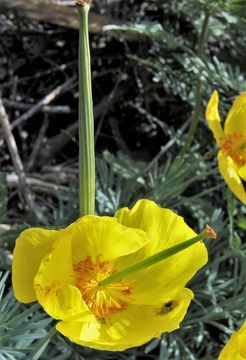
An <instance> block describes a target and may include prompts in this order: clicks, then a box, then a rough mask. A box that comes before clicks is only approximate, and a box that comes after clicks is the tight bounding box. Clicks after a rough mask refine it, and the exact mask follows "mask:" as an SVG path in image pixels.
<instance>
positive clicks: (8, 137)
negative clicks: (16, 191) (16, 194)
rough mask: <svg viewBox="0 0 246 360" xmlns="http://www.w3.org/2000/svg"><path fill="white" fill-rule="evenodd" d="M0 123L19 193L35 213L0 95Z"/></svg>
mask: <svg viewBox="0 0 246 360" xmlns="http://www.w3.org/2000/svg"><path fill="white" fill-rule="evenodd" d="M0 124H1V126H2V130H3V135H4V138H5V141H6V143H7V146H8V149H9V153H10V156H11V159H12V162H13V165H14V168H15V171H16V174H17V176H18V180H19V184H18V185H19V187H20V190H21V194H23V197H24V200H25V203H26V205H27V206H28V208H29V210H30V211H32V212H33V213H34V214H37V206H36V204H35V202H34V200H33V196H32V193H31V191H30V189H29V186H28V184H27V181H26V175H25V171H24V166H23V163H22V160H21V158H20V155H19V152H18V148H17V145H16V141H15V138H14V135H13V134H12V131H11V126H10V123H9V118H8V115H7V113H6V111H5V108H4V106H3V102H2V98H1V96H0Z"/></svg>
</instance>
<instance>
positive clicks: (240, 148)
mask: <svg viewBox="0 0 246 360" xmlns="http://www.w3.org/2000/svg"><path fill="white" fill-rule="evenodd" d="M221 149H222V151H223V152H224V153H225V154H226V155H227V156H230V157H231V158H232V160H234V161H235V163H236V164H237V165H238V166H243V165H245V164H246V135H244V134H240V133H232V134H229V135H227V136H226V138H225V141H224V142H223V143H222V145H221Z"/></svg>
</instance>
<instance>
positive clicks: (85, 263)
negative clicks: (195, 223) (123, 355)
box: [13, 200, 207, 351]
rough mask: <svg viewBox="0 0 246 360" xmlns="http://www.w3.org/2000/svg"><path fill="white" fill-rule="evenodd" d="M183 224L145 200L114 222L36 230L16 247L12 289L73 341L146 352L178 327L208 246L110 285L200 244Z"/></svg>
mask: <svg viewBox="0 0 246 360" xmlns="http://www.w3.org/2000/svg"><path fill="white" fill-rule="evenodd" d="M195 235H196V234H195V232H194V231H193V230H192V229H191V228H189V226H188V225H187V224H186V223H185V222H184V220H183V218H182V217H180V216H178V215H176V214H175V213H174V212H172V211H171V210H168V209H162V208H160V207H159V206H158V205H156V204H155V203H154V202H153V201H149V200H139V201H138V202H137V203H136V204H135V206H134V207H133V208H132V209H131V210H129V209H128V208H123V209H121V210H119V211H118V212H117V213H116V214H115V217H99V216H92V215H88V216H84V217H82V218H80V219H78V220H77V221H76V222H75V223H73V224H71V225H70V226H68V227H67V228H66V229H63V230H43V229H38V228H37V229H29V230H25V231H24V232H22V234H21V235H20V237H19V238H18V239H17V241H16V247H15V250H14V255H13V288H14V293H15V296H16V298H17V299H18V300H19V301H21V302H24V303H28V302H32V301H35V300H37V301H38V302H39V303H40V304H41V305H42V307H43V308H44V310H45V311H46V312H47V313H48V314H49V315H50V316H52V317H53V318H55V319H58V320H61V321H60V322H59V323H58V324H57V326H56V327H57V330H58V331H59V332H61V333H62V334H63V335H65V336H67V337H68V338H69V339H70V340H71V341H73V342H75V343H77V344H80V345H84V346H88V347H92V348H96V349H103V350H111V351H120V350H124V349H127V348H130V347H134V346H139V345H142V344H143V343H145V342H147V341H149V340H150V339H152V338H154V337H159V336H160V335H161V334H162V333H163V332H170V331H173V330H175V329H177V328H179V325H180V322H181V321H182V320H183V318H184V316H185V314H186V312H187V308H188V306H189V304H190V301H191V300H192V298H193V293H192V291H191V290H189V289H187V288H185V285H186V283H187V282H188V281H189V280H190V279H191V278H192V277H193V276H194V275H195V273H196V272H197V271H198V270H199V269H200V268H201V267H202V266H203V265H204V264H205V263H206V262H207V250H206V247H205V246H204V244H203V243H201V242H198V243H196V244H195V245H192V246H191V247H189V248H187V249H185V250H183V251H182V252H181V253H177V254H175V255H174V256H172V257H170V258H168V259H166V260H165V261H163V262H159V263H157V264H155V265H152V266H150V267H148V268H146V269H144V270H142V271H139V272H135V273H134V274H131V275H129V276H127V277H125V278H122V279H120V280H117V281H114V282H112V283H110V284H108V285H100V284H99V282H100V281H102V280H103V279H105V278H107V277H108V276H109V275H111V274H112V273H114V272H115V271H118V270H119V269H122V268H124V267H126V266H127V265H130V264H134V263H136V262H138V261H140V260H142V259H145V258H147V257H149V256H150V255H153V254H155V253H157V252H159V251H161V250H164V249H166V248H169V247H172V246H174V245H177V244H179V243H181V242H183V241H185V240H187V239H190V238H193V237H194V236H195Z"/></svg>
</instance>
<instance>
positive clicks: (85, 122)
mask: <svg viewBox="0 0 246 360" xmlns="http://www.w3.org/2000/svg"><path fill="white" fill-rule="evenodd" d="M77 8H78V12H79V18H80V25H79V207H80V216H84V215H89V214H94V211H95V149H94V118H93V102H92V91H91V64H90V46H89V31H88V14H89V10H90V5H89V4H88V3H86V2H81V1H77Z"/></svg>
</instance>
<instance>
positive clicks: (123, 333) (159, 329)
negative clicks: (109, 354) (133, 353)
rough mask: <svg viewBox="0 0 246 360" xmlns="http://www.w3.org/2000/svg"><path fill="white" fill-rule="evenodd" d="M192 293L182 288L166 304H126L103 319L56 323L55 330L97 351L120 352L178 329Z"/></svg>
mask: <svg viewBox="0 0 246 360" xmlns="http://www.w3.org/2000/svg"><path fill="white" fill-rule="evenodd" d="M192 298H193V293H192V292H191V291H190V290H188V289H182V290H181V291H180V292H179V294H178V295H177V297H176V298H175V299H172V300H171V301H170V302H169V303H168V304H159V305H155V306H148V305H129V306H128V307H127V308H126V309H125V310H124V311H121V312H118V313H116V314H112V316H111V317H110V319H108V320H106V321H105V322H102V323H100V322H97V323H95V322H86V321H83V319H82V320H81V321H67V322H60V323H59V324H58V325H57V330H58V331H59V332H61V333H62V334H63V335H65V336H67V337H68V338H69V339H70V340H71V341H73V342H75V343H77V344H79V345H83V346H87V347H92V348H94V349H99V350H109V351H122V350H125V349H128V348H131V347H135V346H140V345H142V344H144V343H146V342H147V341H149V340H151V339H152V338H155V337H159V336H160V335H161V334H162V333H164V332H171V331H173V330H175V329H178V328H179V326H180V323H181V321H182V320H183V318H184V316H185V314H186V312H187V308H188V306H189V304H190V301H191V299H192Z"/></svg>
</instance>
